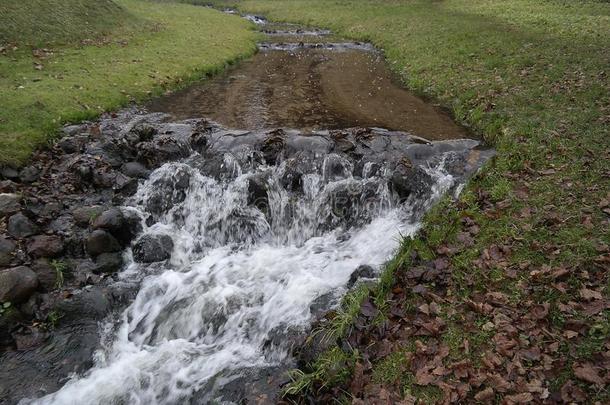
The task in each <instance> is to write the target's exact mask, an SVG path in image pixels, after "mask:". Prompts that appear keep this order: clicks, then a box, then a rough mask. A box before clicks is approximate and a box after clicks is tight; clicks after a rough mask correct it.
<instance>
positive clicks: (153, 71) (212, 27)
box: [0, 0, 257, 165]
mask: <svg viewBox="0 0 610 405" xmlns="http://www.w3.org/2000/svg"><path fill="white" fill-rule="evenodd" d="M23 3H26V2H23ZM115 3H116V4H117V7H120V8H121V9H122V10H123V11H122V12H121V13H127V14H126V15H128V16H129V18H133V19H134V21H137V28H133V26H130V25H119V26H117V27H116V29H114V30H113V31H111V33H110V34H108V35H105V36H103V37H98V39H97V42H95V43H94V44H93V45H87V46H82V45H79V44H72V45H61V46H60V45H58V46H55V45H52V46H51V51H52V54H50V55H48V56H47V57H45V58H42V59H39V58H36V57H34V56H33V54H32V51H31V50H30V49H28V48H27V47H19V48H18V49H17V50H15V51H12V50H9V51H8V52H6V54H5V55H2V54H0V89H2V98H1V99H0V164H10V165H21V164H23V163H24V162H26V161H27V159H28V157H29V156H30V154H31V152H32V151H33V150H34V149H35V148H37V147H41V146H44V145H45V144H46V143H47V142H48V141H49V140H52V139H53V136H54V135H55V134H56V133H57V130H58V129H59V127H60V125H61V124H64V123H67V122H76V121H81V120H84V119H90V118H93V117H96V116H97V115H99V114H100V113H101V112H104V111H109V110H114V109H117V108H119V107H121V106H124V105H126V104H127V103H129V102H132V101H141V100H143V99H145V98H148V97H151V96H154V95H158V94H161V93H163V92H164V91H166V90H168V89H175V88H178V87H181V86H184V85H186V84H188V83H190V82H192V81H194V80H198V79H201V78H202V77H205V76H206V75H208V74H212V73H214V72H217V71H218V70H220V69H222V68H224V67H225V65H226V64H227V63H229V62H232V61H235V60H237V59H239V58H242V57H245V56H248V55H250V54H252V53H253V52H255V50H256V47H255V40H256V35H257V34H256V33H255V31H253V30H252V29H251V25H250V24H249V23H248V22H246V21H244V20H243V19H240V18H239V17H237V16H231V15H226V14H223V13H220V12H218V11H215V10H211V9H207V8H203V7H196V6H191V5H185V4H169V3H167V4H166V3H154V2H144V1H140V0H117V1H116V2H115ZM2 22H4V21H2V20H0V25H2V24H1V23H2ZM66 35H67V36H66V37H65V38H68V37H71V35H72V34H69V35H68V34H66ZM59 38H61V35H60V36H59ZM100 38H101V39H100ZM36 64H40V65H42V69H41V70H37V69H35V66H36Z"/></svg>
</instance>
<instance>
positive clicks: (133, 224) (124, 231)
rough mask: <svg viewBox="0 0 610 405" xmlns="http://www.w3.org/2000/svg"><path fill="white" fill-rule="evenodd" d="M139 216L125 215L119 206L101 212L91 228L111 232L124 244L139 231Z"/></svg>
mask: <svg viewBox="0 0 610 405" xmlns="http://www.w3.org/2000/svg"><path fill="white" fill-rule="evenodd" d="M138 226H139V218H138V217H137V216H136V217H134V215H133V214H129V215H125V214H124V213H123V211H121V210H120V209H119V208H111V209H109V210H106V211H104V212H102V213H101V214H100V215H99V216H98V217H97V218H96V219H95V220H94V221H93V224H92V227H93V229H103V230H106V231H108V232H110V233H111V234H112V236H114V237H115V238H117V240H118V241H119V242H121V244H122V245H123V246H126V245H127V244H129V243H130V242H131V240H132V239H133V238H134V237H135V236H136V234H137V233H138V232H140V230H141V227H140V228H139V227H138Z"/></svg>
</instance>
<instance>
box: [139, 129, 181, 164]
mask: <svg viewBox="0 0 610 405" xmlns="http://www.w3.org/2000/svg"><path fill="white" fill-rule="evenodd" d="M190 154H191V147H190V145H189V144H188V143H186V142H183V141H180V140H178V139H176V138H173V137H171V136H169V135H160V136H158V137H156V138H154V139H153V140H152V141H149V142H142V143H140V144H139V150H138V160H139V161H142V162H147V163H148V164H149V165H150V166H160V165H161V164H162V163H164V162H167V161H173V160H178V159H181V158H185V157H188V156H189V155H190Z"/></svg>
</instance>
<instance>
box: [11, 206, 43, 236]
mask: <svg viewBox="0 0 610 405" xmlns="http://www.w3.org/2000/svg"><path fill="white" fill-rule="evenodd" d="M38 231H39V230H38V226H36V224H34V223H33V222H32V221H31V220H30V219H29V218H28V217H26V216H25V215H23V214H22V213H21V212H19V213H17V214H15V215H13V216H11V217H10V218H9V219H8V233H9V234H11V235H12V236H14V237H15V238H26V237H28V236H31V235H34V234H36V233H38Z"/></svg>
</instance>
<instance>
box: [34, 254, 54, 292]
mask: <svg viewBox="0 0 610 405" xmlns="http://www.w3.org/2000/svg"><path fill="white" fill-rule="evenodd" d="M32 271H33V272H34V273H36V276H37V277H38V282H39V284H40V287H41V288H42V290H43V291H52V290H54V289H55V288H56V287H57V276H58V274H57V270H56V269H55V267H53V266H51V264H50V263H49V261H48V260H45V259H39V260H36V261H35V262H34V263H32Z"/></svg>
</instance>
